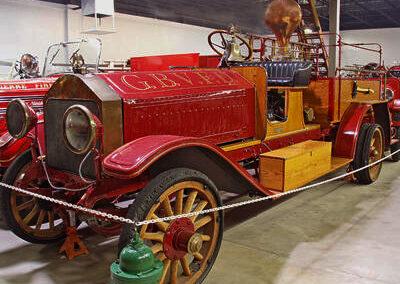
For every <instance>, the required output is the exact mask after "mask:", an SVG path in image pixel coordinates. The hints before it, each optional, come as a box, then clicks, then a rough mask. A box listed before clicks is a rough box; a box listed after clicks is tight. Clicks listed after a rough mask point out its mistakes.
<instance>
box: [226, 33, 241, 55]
mask: <svg viewBox="0 0 400 284" xmlns="http://www.w3.org/2000/svg"><path fill="white" fill-rule="evenodd" d="M229 44H230V54H229V57H228V61H243V60H244V57H243V56H242V54H241V52H240V44H239V43H238V42H237V40H236V37H235V36H233V37H232V40H231V42H230V43H229Z"/></svg>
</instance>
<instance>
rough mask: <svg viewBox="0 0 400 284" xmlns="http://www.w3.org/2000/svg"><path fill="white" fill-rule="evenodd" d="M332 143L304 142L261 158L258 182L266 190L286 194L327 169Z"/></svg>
mask: <svg viewBox="0 0 400 284" xmlns="http://www.w3.org/2000/svg"><path fill="white" fill-rule="evenodd" d="M331 161H332V143H331V142H321V141H306V142H303V143H299V144H295V145H292V146H289V147H286V148H282V149H279V150H276V151H272V152H269V153H265V154H262V155H261V160H260V182H261V184H262V185H264V186H265V187H267V188H270V189H273V190H277V191H289V190H292V189H295V188H298V187H300V186H302V185H304V184H307V183H309V182H310V181H312V180H314V179H316V178H318V177H320V176H321V175H324V174H325V173H327V172H329V170H330V169H331Z"/></svg>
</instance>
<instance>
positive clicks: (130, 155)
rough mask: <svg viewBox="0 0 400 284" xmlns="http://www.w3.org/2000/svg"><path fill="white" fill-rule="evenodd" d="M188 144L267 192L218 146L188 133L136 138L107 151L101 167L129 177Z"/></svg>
mask: <svg viewBox="0 0 400 284" xmlns="http://www.w3.org/2000/svg"><path fill="white" fill-rule="evenodd" d="M189 147H197V148H202V149H206V150H209V151H211V152H212V153H214V154H215V155H217V156H218V157H220V158H222V160H224V161H225V162H226V164H227V165H229V166H231V167H232V168H233V169H234V170H235V171H236V172H237V173H239V174H240V175H241V176H242V177H243V178H245V179H246V180H247V182H248V183H250V186H253V187H254V188H256V189H257V190H259V191H260V192H263V193H264V194H271V191H269V190H267V189H265V188H263V187H262V186H261V185H260V184H259V183H258V182H257V181H256V180H255V179H254V178H253V177H252V176H251V175H250V174H249V173H248V172H247V171H246V170H245V169H244V168H242V167H241V166H240V165H239V164H237V163H236V162H234V161H232V160H230V159H229V158H228V157H227V156H226V154H225V153H224V152H223V151H222V150H221V149H220V148H218V147H216V146H215V145H212V144H210V143H208V142H207V141H204V140H202V139H198V138H192V137H182V136H172V135H152V136H146V137H142V138H139V139H136V140H134V141H131V142H129V143H128V144H126V145H124V146H122V147H120V148H118V149H117V150H115V151H114V152H112V153H111V154H109V155H108V156H107V157H106V158H105V159H104V160H103V169H104V172H105V173H106V174H107V175H109V176H113V177H116V178H120V179H132V178H135V177H137V176H139V175H140V174H142V173H143V172H144V171H145V170H146V169H148V168H149V167H150V166H151V165H152V164H154V163H155V162H156V161H157V160H159V159H161V158H162V157H164V156H165V155H167V154H168V153H171V152H173V151H175V150H177V149H182V148H189Z"/></svg>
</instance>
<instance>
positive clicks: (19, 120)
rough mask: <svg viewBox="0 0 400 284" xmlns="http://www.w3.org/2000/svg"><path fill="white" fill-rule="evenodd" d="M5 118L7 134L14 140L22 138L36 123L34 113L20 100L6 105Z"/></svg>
mask: <svg viewBox="0 0 400 284" xmlns="http://www.w3.org/2000/svg"><path fill="white" fill-rule="evenodd" d="M6 118H7V129H8V132H9V133H10V134H11V136H12V137H14V138H16V139H20V138H22V137H24V136H25V135H26V133H28V132H29V131H30V130H31V129H32V128H33V126H35V124H36V122H37V116H36V113H35V111H34V110H33V109H32V108H30V107H29V106H28V105H27V104H26V103H25V102H24V101H22V100H20V99H16V100H12V101H11V102H10V103H9V104H8V106H7V113H6Z"/></svg>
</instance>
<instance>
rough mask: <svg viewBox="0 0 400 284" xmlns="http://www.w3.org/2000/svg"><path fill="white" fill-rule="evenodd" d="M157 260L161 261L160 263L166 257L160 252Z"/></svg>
mask: <svg viewBox="0 0 400 284" xmlns="http://www.w3.org/2000/svg"><path fill="white" fill-rule="evenodd" d="M158 259H159V260H161V261H164V260H166V259H167V257H166V256H165V254H164V253H163V252H162V253H160V255H159V256H158Z"/></svg>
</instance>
